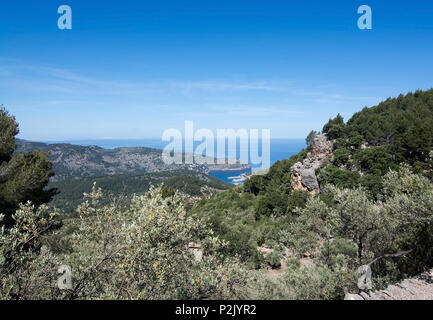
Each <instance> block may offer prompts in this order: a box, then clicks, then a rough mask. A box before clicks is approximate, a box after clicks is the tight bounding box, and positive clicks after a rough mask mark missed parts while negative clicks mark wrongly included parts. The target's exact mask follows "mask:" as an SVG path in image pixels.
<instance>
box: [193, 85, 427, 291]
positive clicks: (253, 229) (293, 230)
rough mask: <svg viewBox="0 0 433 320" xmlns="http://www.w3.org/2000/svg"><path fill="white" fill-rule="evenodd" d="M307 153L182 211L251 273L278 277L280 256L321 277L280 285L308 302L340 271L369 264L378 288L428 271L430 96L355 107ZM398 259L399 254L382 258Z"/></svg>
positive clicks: (312, 139) (315, 135)
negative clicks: (201, 220) (302, 284)
mask: <svg viewBox="0 0 433 320" xmlns="http://www.w3.org/2000/svg"><path fill="white" fill-rule="evenodd" d="M320 134H321V135H320ZM324 143H325V144H324ZM307 144H308V147H307V148H306V149H305V150H302V151H301V152H300V153H299V154H297V155H294V156H292V157H291V158H290V159H286V160H282V161H278V162H276V163H275V164H274V165H273V166H272V167H271V168H270V170H269V172H268V173H267V174H265V175H261V176H259V175H254V176H252V177H251V178H250V179H248V180H247V181H246V182H245V184H244V185H243V186H242V187H237V188H235V189H233V190H230V191H227V192H224V193H221V194H218V195H217V196H215V197H213V198H211V199H207V200H203V201H202V202H201V203H199V205H198V206H197V207H196V208H194V209H193V210H192V212H193V213H194V214H195V215H197V216H202V217H207V218H208V219H209V221H210V222H211V224H212V226H213V228H214V230H216V232H217V234H218V235H219V236H221V237H222V238H223V239H225V240H227V241H229V242H230V245H229V246H228V247H227V248H226V250H227V251H226V253H227V254H229V255H230V254H238V255H239V256H240V257H241V258H242V259H243V261H247V262H249V263H250V265H251V266H254V267H256V268H260V266H262V265H263V263H265V264H267V265H268V266H270V267H277V269H278V268H279V267H280V266H281V261H286V262H285V263H289V261H292V262H293V260H291V259H290V258H288V257H290V256H291V257H296V256H297V257H299V258H302V259H301V260H297V259H296V258H295V261H298V262H297V263H299V261H301V265H302V261H304V262H305V261H310V262H311V263H312V264H313V265H316V268H315V269H314V270H315V271H314V272H316V271H317V272H318V273H319V274H321V275H319V274H315V273H314V272H313V271H312V270H310V272H312V274H310V275H308V271H307V270H308V268H307V269H305V268H304V269H303V270H304V271H301V269H302V268H301V269H299V268H300V266H299V265H298V267H296V268H295V269H291V272H292V273H293V274H292V276H289V275H287V277H288V278H287V279H288V280H287V281H289V282H290V281H295V278H296V277H297V276H299V277H301V278H302V277H307V278H309V279H310V280H311V281H312V282H316V284H315V285H312V287H314V288H316V289H317V290H318V291H317V295H315V296H316V297H319V296H320V295H321V294H325V293H324V292H322V293H319V292H320V290H321V289H319V288H321V287H320V286H321V285H320V284H319V283H320V281H331V279H333V277H339V276H341V274H340V272H341V269H339V268H341V267H343V269H344V268H347V269H346V270H350V269H352V270H355V269H356V268H357V266H360V265H362V264H366V263H369V262H371V261H373V260H374V259H375V258H378V261H377V262H375V263H374V265H372V268H373V274H374V275H375V278H374V284H375V286H376V287H379V288H380V287H381V286H383V285H384V284H385V283H387V282H393V281H397V279H401V278H402V277H405V276H410V275H414V274H416V273H418V272H422V271H424V269H425V268H426V267H429V266H432V265H433V252H432V251H431V248H432V246H433V238H432V234H433V233H432V229H431V228H432V225H431V221H432V217H433V203H432V199H433V198H432V190H433V189H432V185H431V180H432V177H433V176H432V173H433V152H432V148H433V90H429V91H425V92H424V91H417V92H415V93H409V94H408V95H406V96H402V95H401V96H399V97H398V98H395V99H388V100H386V101H384V102H382V103H381V104H379V105H378V106H375V107H372V108H364V109H363V110H362V111H360V112H358V113H356V114H354V115H353V117H352V118H351V119H349V120H348V121H347V123H346V122H344V119H343V118H342V117H341V116H340V115H337V117H336V118H333V119H330V120H329V122H328V123H326V124H325V125H324V127H323V130H322V133H320V132H316V131H312V132H311V133H310V135H309V136H308V137H307ZM328 145H330V146H331V147H330V150H326V149H327V147H328ZM414 173H415V174H414ZM416 174H419V175H416ZM429 180H430V182H429ZM314 181H317V187H311V185H313V186H314V185H315V184H314V183H313V182H314ZM385 239H387V240H385ZM317 240H319V243H317ZM260 246H262V247H261V248H260ZM263 247H264V248H270V249H266V250H263ZM264 251H266V252H271V253H270V254H269V253H268V254H265V255H263V254H261V253H263V252H264ZM398 252H400V253H401V252H403V253H405V254H402V255H401V257H399V258H396V257H394V258H383V257H385V256H387V255H389V254H390V255H392V254H394V253H398ZM397 256H398V255H397ZM379 257H382V258H379ZM287 259H288V260H287ZM340 259H342V260H340ZM337 261H340V262H337ZM343 261H346V262H344V263H343V265H341V264H340V263H342V262H343ZM310 262H309V263H310ZM335 263H337V265H334V264H335ZM299 272H301V274H302V275H301V276H300V275H299ZM343 273H344V272H343ZM296 274H297V275H296ZM293 277H295V278H293ZM320 277H324V278H320ZM301 278H298V280H296V281H301ZM320 279H321V280H320ZM325 279H328V280H325ZM340 285H342V284H340ZM280 289H281V288H280ZM310 289H311V288H310ZM282 290H283V289H282ZM305 290H307V289H305ZM311 290H312V289H311ZM329 290H331V291H332V289H331V288H329ZM339 292H340V294H341V292H342V291H339ZM304 293H305V292H304ZM278 294H281V293H278ZM278 294H277V295H278ZM301 294H302V293H301ZM326 294H331V295H333V293H330V292H327V293H326Z"/></svg>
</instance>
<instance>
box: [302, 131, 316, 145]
mask: <svg viewBox="0 0 433 320" xmlns="http://www.w3.org/2000/svg"><path fill="white" fill-rule="evenodd" d="M318 134H319V132H317V131H315V130H311V131H310V133H309V134H308V136H307V138H305V143H306V144H307V146H311V145H312V144H313V140H314V137H315V136H317V135H318Z"/></svg>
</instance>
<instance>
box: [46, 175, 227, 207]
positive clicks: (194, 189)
mask: <svg viewBox="0 0 433 320" xmlns="http://www.w3.org/2000/svg"><path fill="white" fill-rule="evenodd" d="M94 183H95V184H96V186H97V187H98V188H102V189H103V190H104V192H105V193H106V194H107V195H110V197H111V198H119V197H123V198H126V199H130V198H131V196H132V195H133V194H143V193H145V192H147V190H149V187H150V186H151V185H155V186H156V185H160V184H164V191H165V192H166V193H167V194H171V195H172V194H174V192H175V190H177V191H179V192H181V193H183V194H186V195H188V196H191V197H203V196H210V195H211V194H214V193H216V192H219V191H223V190H227V189H229V188H231V187H233V185H232V184H230V183H227V182H224V181H221V180H218V179H216V178H214V177H211V176H209V175H206V174H203V173H199V172H195V171H190V170H183V171H182V170H178V171H174V170H173V171H163V172H155V173H148V174H142V175H107V176H102V177H90V178H84V179H73V180H63V181H57V182H51V183H50V184H49V185H50V187H52V188H56V189H58V190H59V191H60V192H59V193H58V194H57V195H55V196H54V198H53V200H52V201H51V202H50V205H53V206H55V207H56V208H58V209H61V210H63V211H64V212H67V213H71V212H74V210H75V209H76V208H77V206H78V205H79V204H80V203H81V201H82V200H83V194H84V193H85V192H89V190H91V189H92V186H93V184H94Z"/></svg>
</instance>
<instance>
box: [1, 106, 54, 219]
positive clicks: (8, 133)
mask: <svg viewBox="0 0 433 320" xmlns="http://www.w3.org/2000/svg"><path fill="white" fill-rule="evenodd" d="M18 132H19V130H18V124H17V122H16V121H15V117H13V116H11V115H10V114H9V113H8V112H7V111H6V110H5V109H4V108H3V107H2V106H0V213H2V214H4V215H5V217H4V220H3V221H2V222H1V223H3V224H5V225H6V226H7V227H10V226H11V224H12V223H13V222H12V221H13V219H12V214H14V213H15V211H16V210H17V209H18V207H19V204H20V203H25V202H27V201H31V202H32V203H33V204H34V205H36V206H39V205H41V204H43V203H46V202H48V201H50V200H51V198H52V197H53V196H54V195H55V194H56V193H57V190H56V189H47V184H48V182H49V179H50V177H52V176H53V175H54V173H53V172H52V170H51V168H52V164H51V162H49V161H48V160H47V158H46V157H47V155H48V154H47V153H45V152H42V151H32V152H30V153H27V154H25V153H24V152H18V153H14V151H15V148H16V144H15V136H16V135H17V134H18Z"/></svg>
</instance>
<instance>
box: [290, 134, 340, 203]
mask: <svg viewBox="0 0 433 320" xmlns="http://www.w3.org/2000/svg"><path fill="white" fill-rule="evenodd" d="M332 148H333V144H332V142H331V141H329V140H328V138H327V137H326V135H324V134H319V135H317V136H316V137H314V139H313V143H312V150H311V152H309V153H308V154H307V158H305V159H304V161H303V162H302V163H301V162H297V163H295V164H294V165H293V166H292V167H291V168H290V173H291V185H292V188H293V189H294V190H302V191H308V192H310V193H313V194H315V193H318V192H320V188H319V182H318V180H317V177H316V170H317V169H319V168H320V167H321V166H322V164H323V163H324V162H325V161H332V159H333V154H332Z"/></svg>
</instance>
